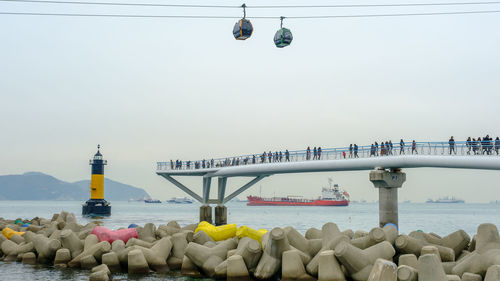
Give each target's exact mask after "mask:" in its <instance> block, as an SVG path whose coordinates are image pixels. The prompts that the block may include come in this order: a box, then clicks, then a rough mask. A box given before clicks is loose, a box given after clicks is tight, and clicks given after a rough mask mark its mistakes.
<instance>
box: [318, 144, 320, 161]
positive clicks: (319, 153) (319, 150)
mask: <svg viewBox="0 0 500 281" xmlns="http://www.w3.org/2000/svg"><path fill="white" fill-rule="evenodd" d="M318 160H321V146H320V147H318Z"/></svg>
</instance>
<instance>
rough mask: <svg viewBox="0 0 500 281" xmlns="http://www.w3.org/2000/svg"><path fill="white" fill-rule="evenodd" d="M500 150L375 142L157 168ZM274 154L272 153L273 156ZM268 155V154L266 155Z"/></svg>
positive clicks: (496, 146)
mask: <svg viewBox="0 0 500 281" xmlns="http://www.w3.org/2000/svg"><path fill="white" fill-rule="evenodd" d="M499 152H500V141H498V140H496V141H495V140H492V141H488V142H483V141H469V142H467V141H456V142H455V143H454V144H450V143H449V142H448V141H443V142H415V143H412V142H409V143H405V144H403V145H401V144H400V143H393V144H392V146H391V145H389V146H388V147H387V146H386V145H385V143H384V146H382V144H379V145H378V147H372V146H371V145H364V146H358V148H357V149H356V148H355V147H354V146H353V147H352V148H351V147H350V146H346V147H337V148H325V149H322V150H321V153H318V151H317V152H316V156H315V154H314V150H313V149H311V150H310V151H309V152H308V151H307V150H292V151H288V157H287V155H286V152H285V151H281V156H280V151H274V152H265V153H261V154H248V155H240V156H233V157H225V158H215V159H203V160H195V161H179V162H177V163H176V161H171V162H157V169H158V170H159V171H161V170H201V169H209V168H219V167H229V166H242V165H259V164H268V163H279V162H300V161H322V160H335V159H351V158H368V157H391V156H395V155H411V154H414V155H417V154H418V155H462V156H471V157H473V156H478V155H482V156H498V155H499ZM269 153H271V155H269ZM264 154H265V155H264Z"/></svg>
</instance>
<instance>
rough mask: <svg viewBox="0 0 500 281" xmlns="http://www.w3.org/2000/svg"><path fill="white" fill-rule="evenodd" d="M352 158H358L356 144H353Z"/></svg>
mask: <svg viewBox="0 0 500 281" xmlns="http://www.w3.org/2000/svg"><path fill="white" fill-rule="evenodd" d="M354 158H359V156H358V145H357V144H354Z"/></svg>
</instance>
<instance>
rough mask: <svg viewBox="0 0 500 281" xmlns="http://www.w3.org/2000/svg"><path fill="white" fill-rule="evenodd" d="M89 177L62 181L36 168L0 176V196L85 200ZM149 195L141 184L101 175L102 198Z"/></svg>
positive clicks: (2, 197) (21, 198) (14, 198)
mask: <svg viewBox="0 0 500 281" xmlns="http://www.w3.org/2000/svg"><path fill="white" fill-rule="evenodd" d="M89 187H90V180H80V181H76V182H66V181H62V180H59V179H57V178H56V177H54V176H51V175H47V174H44V173H40V172H26V173H24V174H20V175H3V176H0V200H82V201H83V200H88V199H89V198H90V188H89ZM143 197H149V194H148V193H147V192H146V191H145V190H144V189H142V188H139V187H135V186H132V185H128V184H124V183H120V182H118V181H114V180H111V179H108V178H105V179H104V198H105V199H106V200H109V201H113V200H114V201H124V200H128V199H130V198H143Z"/></svg>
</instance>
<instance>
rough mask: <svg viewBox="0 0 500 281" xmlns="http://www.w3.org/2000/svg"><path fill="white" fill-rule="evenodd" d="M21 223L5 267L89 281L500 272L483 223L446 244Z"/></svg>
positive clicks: (333, 233) (387, 232)
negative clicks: (40, 268) (59, 271)
mask: <svg viewBox="0 0 500 281" xmlns="http://www.w3.org/2000/svg"><path fill="white" fill-rule="evenodd" d="M27 223H28V221H26V220H24V221H17V223H16V221H15V220H2V221H1V222H0V225H1V227H2V232H3V235H2V237H0V239H2V242H1V243H2V244H1V249H2V255H3V261H4V262H6V261H20V262H23V263H25V264H35V263H41V264H48V265H53V266H55V267H69V268H86V269H90V270H91V269H93V270H94V272H93V273H91V274H90V275H89V276H90V279H92V280H107V278H109V275H108V270H109V273H112V272H121V271H127V272H129V273H130V274H148V273H149V272H150V271H151V270H153V271H156V272H165V271H170V270H180V272H181V274H183V275H185V276H192V277H201V276H207V277H212V278H221V279H227V280H245V279H249V278H255V279H261V280H264V279H275V278H280V277H281V280H315V279H318V280H393V279H386V278H388V276H393V277H394V278H396V276H397V278H398V279H399V280H432V281H440V280H485V281H491V280H498V279H492V278H494V276H495V274H497V275H498V274H500V271H499V270H498V268H499V266H492V265H493V264H495V263H497V261H499V260H500V253H499V252H500V238H499V235H498V230H497V228H496V227H495V226H494V225H492V224H482V225H480V226H479V227H478V229H477V234H475V235H474V237H473V238H471V237H470V236H469V235H468V234H467V233H465V232H464V231H462V230H457V231H454V232H452V233H450V234H449V235H446V236H443V237H440V236H439V235H437V234H434V233H424V232H420V231H414V232H411V233H408V234H407V235H405V234H401V235H400V234H399V233H398V231H397V229H396V228H395V227H394V226H392V225H387V226H385V227H384V228H373V229H371V230H370V231H369V232H364V231H359V230H358V231H353V230H349V229H347V230H343V231H341V230H340V229H339V228H338V226H337V225H336V224H334V223H326V224H324V225H323V227H322V228H321V229H316V228H310V229H309V230H308V231H307V232H306V233H305V235H302V234H301V233H299V232H298V231H296V230H295V229H294V228H293V227H285V228H279V227H277V228H273V229H272V230H271V231H269V232H266V233H265V234H264V233H261V237H260V238H258V236H257V237H256V236H252V235H246V236H245V234H244V233H241V232H240V233H237V229H236V226H234V227H229V228H228V227H226V229H222V230H223V232H224V231H225V232H224V233H225V234H224V235H223V236H217V235H214V234H213V233H215V232H217V229H214V230H213V231H215V232H213V231H212V230H211V229H208V230H204V231H197V229H196V228H197V227H198V224H191V225H186V226H184V227H181V226H180V225H179V224H178V223H177V222H175V221H171V222H169V223H168V224H164V225H159V226H155V225H154V224H152V223H148V224H145V225H143V226H138V227H136V228H135V231H136V232H135V233H136V235H135V236H134V234H133V233H132V232H130V233H132V235H130V233H129V234H123V233H122V234H121V235H125V236H119V234H116V233H108V235H107V236H106V235H104V234H106V231H101V232H100V233H97V232H95V231H94V230H95V229H96V224H95V223H89V224H87V225H80V224H78V223H77V221H76V218H75V216H74V215H73V214H70V213H67V212H62V213H60V214H55V215H54V216H53V217H52V218H51V219H42V218H34V219H32V220H30V221H29V224H27ZM97 229H99V228H97ZM101 230H102V228H101ZM14 231H15V232H24V233H15V232H14ZM93 232H94V233H96V234H97V235H96V234H92V233H93ZM125 232H126V231H125ZM247 233H248V232H247ZM219 234H220V233H219ZM113 235H115V236H113ZM116 235H118V236H116ZM249 236H251V237H249ZM7 237H8V238H7ZM117 238H121V239H123V240H119V239H117ZM124 240H126V241H124ZM217 240H219V241H217ZM258 240H260V241H258ZM110 242H111V243H110ZM100 264H101V265H100ZM102 264H105V265H106V266H102ZM99 265H100V266H99ZM488 272H489V273H488ZM111 276H112V275H111ZM492 276H493V277H492ZM498 276H500V275H498ZM498 276H497V277H498ZM377 278H378V279H377ZM384 278H385V279H384ZM390 278H392V277H390ZM450 278H451V279H450ZM457 278H458V279H457ZM478 278H481V279H478ZM394 280H396V279H394Z"/></svg>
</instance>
